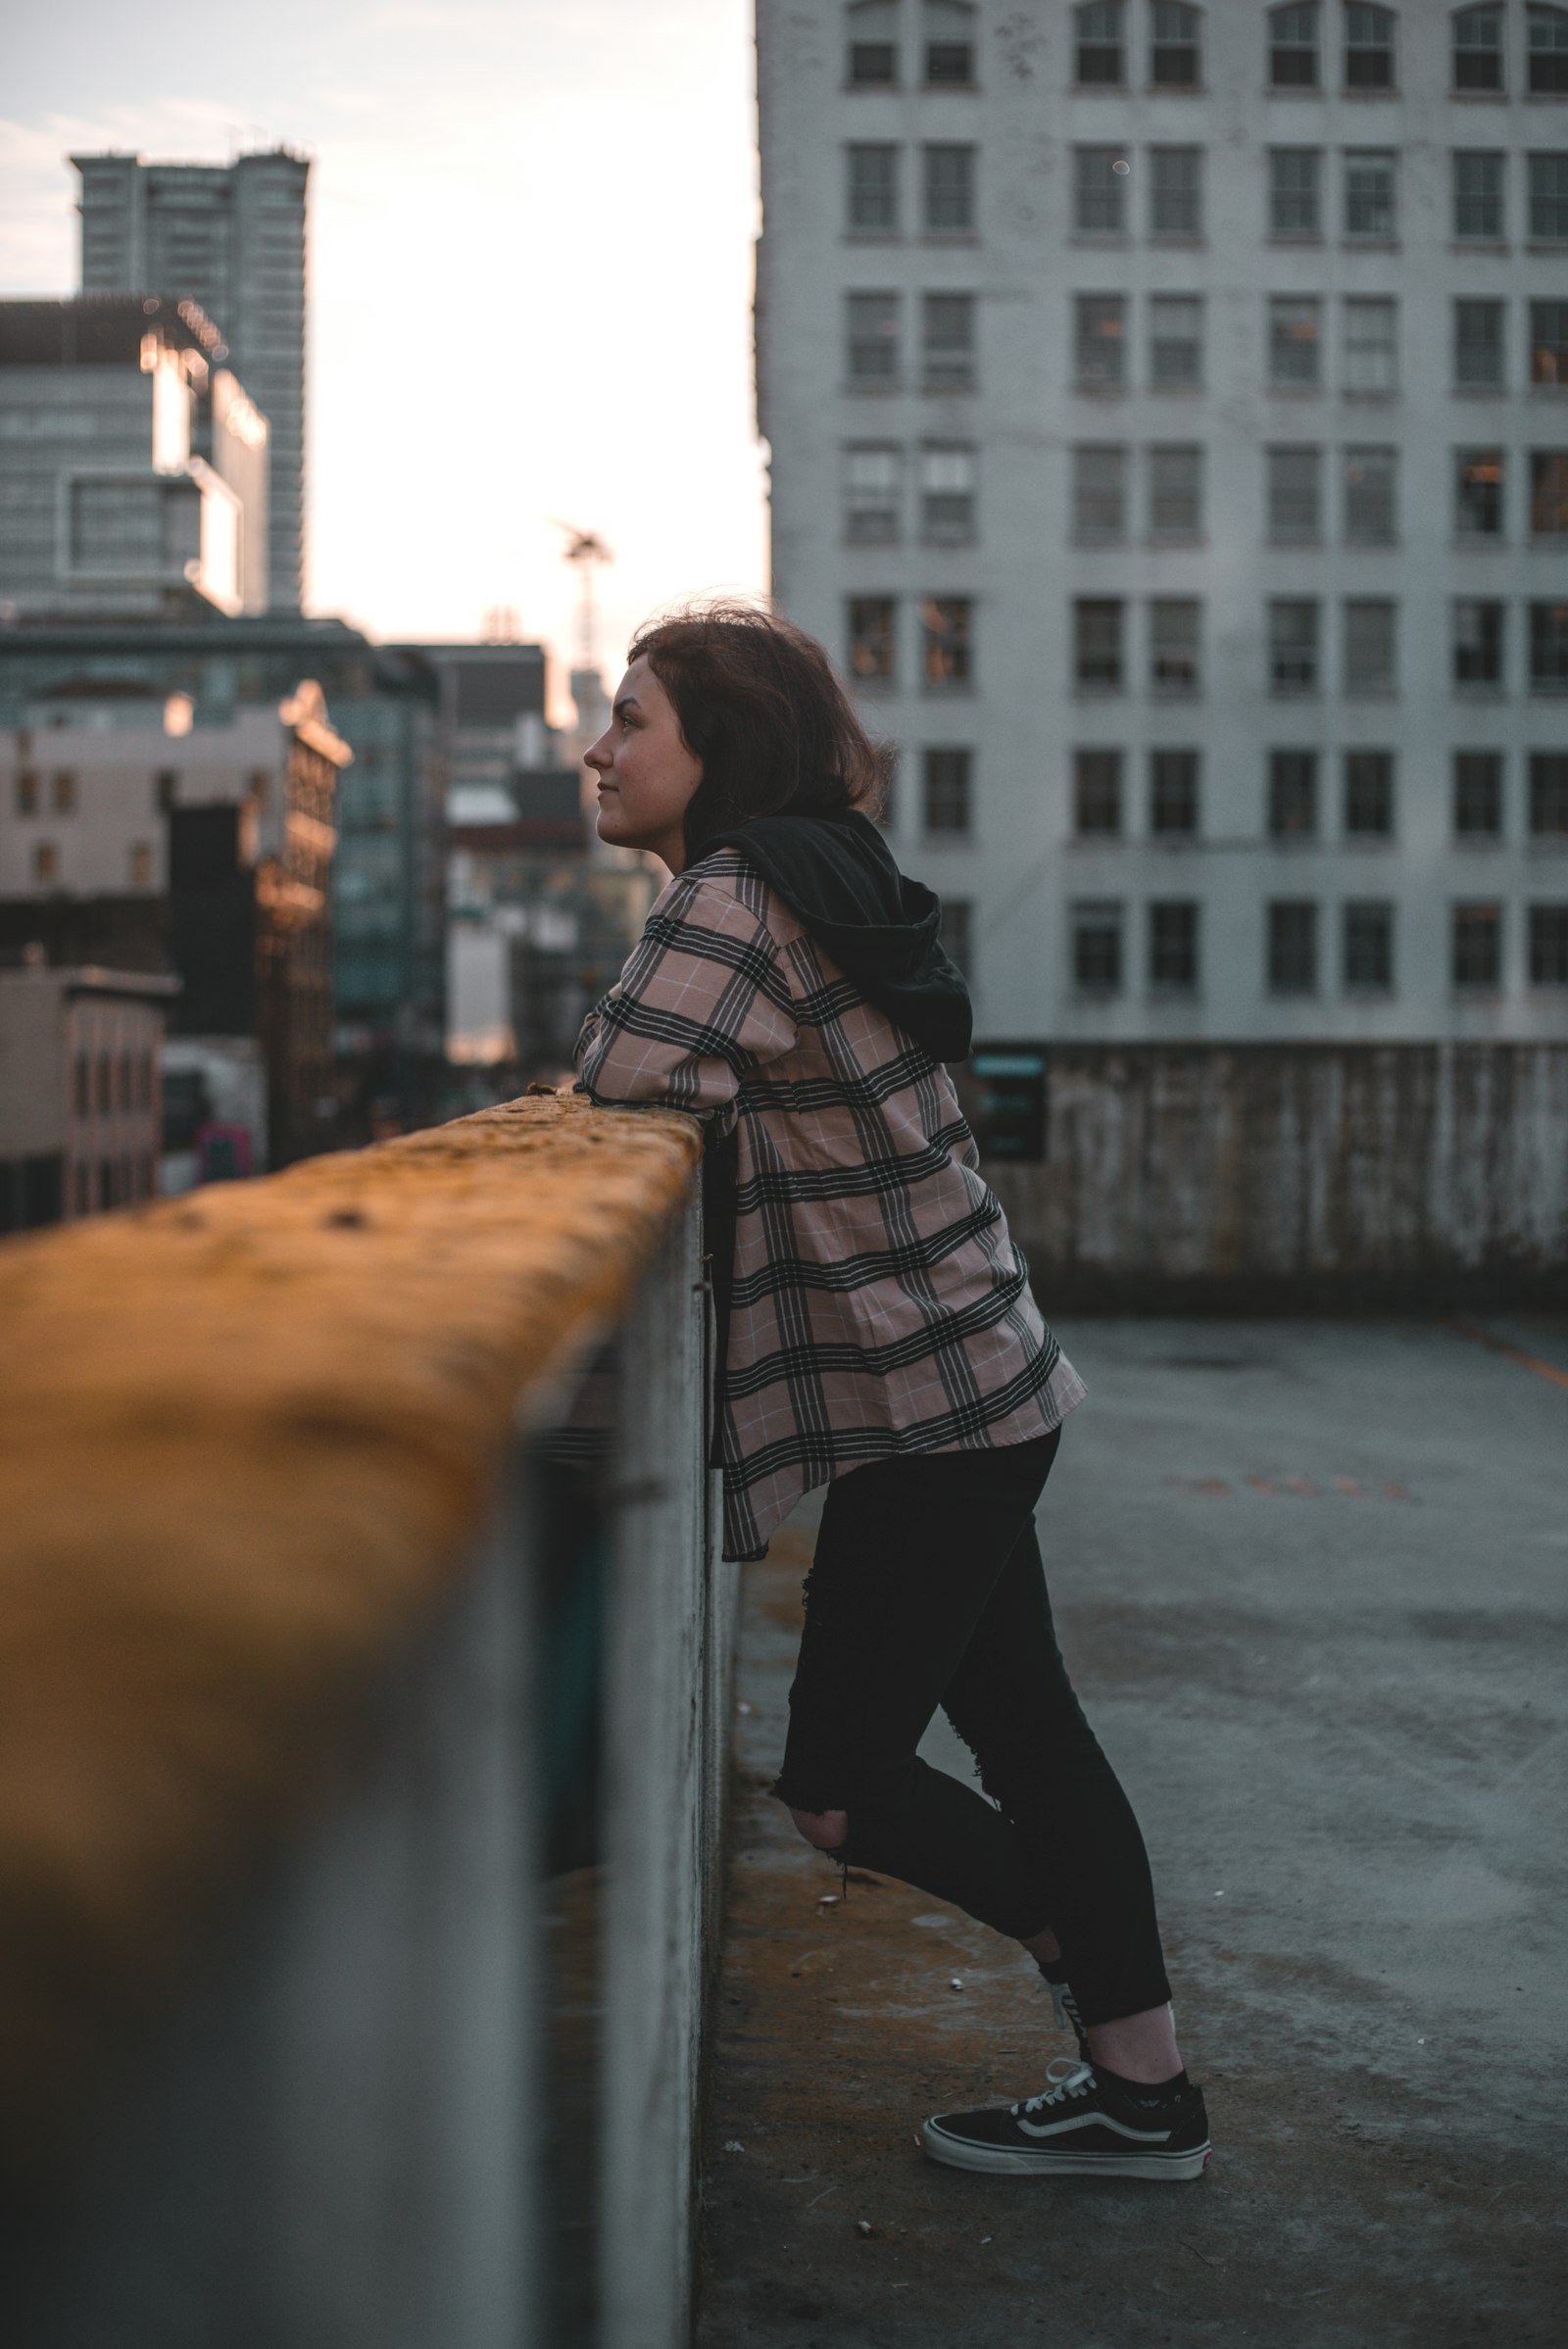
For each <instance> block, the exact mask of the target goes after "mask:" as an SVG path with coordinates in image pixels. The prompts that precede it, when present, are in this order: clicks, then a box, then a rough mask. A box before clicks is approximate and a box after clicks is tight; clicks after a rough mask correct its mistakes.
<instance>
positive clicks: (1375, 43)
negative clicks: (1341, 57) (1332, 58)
mask: <svg viewBox="0 0 1568 2349" xmlns="http://www.w3.org/2000/svg"><path fill="white" fill-rule="evenodd" d="M1345 86H1346V88H1347V89H1348V90H1392V89H1393V87H1394V12H1393V10H1392V9H1388V8H1353V7H1352V8H1347V10H1346V12H1345Z"/></svg>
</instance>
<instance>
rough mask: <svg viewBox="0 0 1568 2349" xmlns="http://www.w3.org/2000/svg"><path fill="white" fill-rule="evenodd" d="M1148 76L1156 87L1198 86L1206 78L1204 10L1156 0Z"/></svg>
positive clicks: (1184, 88) (1178, 1) (1176, 88)
mask: <svg viewBox="0 0 1568 2349" xmlns="http://www.w3.org/2000/svg"><path fill="white" fill-rule="evenodd" d="M1153 20H1154V21H1153V34H1154V39H1153V46H1152V50H1151V53H1150V61H1149V78H1150V80H1151V81H1152V83H1153V85H1154V87H1155V88H1156V89H1175V90H1195V89H1197V87H1198V85H1199V83H1200V82H1201V80H1202V78H1203V52H1202V43H1201V27H1202V12H1201V10H1200V9H1196V8H1184V7H1182V6H1181V5H1180V0H1154V11H1153Z"/></svg>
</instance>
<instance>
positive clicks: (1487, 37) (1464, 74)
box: [1453, 8, 1502, 90]
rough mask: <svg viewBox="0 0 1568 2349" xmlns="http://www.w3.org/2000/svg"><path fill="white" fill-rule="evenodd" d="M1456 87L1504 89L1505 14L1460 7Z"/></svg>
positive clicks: (1455, 40)
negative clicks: (1503, 29) (1503, 47)
mask: <svg viewBox="0 0 1568 2349" xmlns="http://www.w3.org/2000/svg"><path fill="white" fill-rule="evenodd" d="M1453 86H1454V88H1455V89H1456V90H1500V89H1501V87H1502V11H1501V9H1500V8H1461V9H1460V11H1459V13H1458V15H1457V16H1456V17H1455V18H1454V20H1453Z"/></svg>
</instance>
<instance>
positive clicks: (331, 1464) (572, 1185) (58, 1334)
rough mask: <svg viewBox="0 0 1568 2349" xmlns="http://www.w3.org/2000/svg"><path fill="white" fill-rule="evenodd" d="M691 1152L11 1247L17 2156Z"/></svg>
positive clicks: (596, 1318) (5, 1892)
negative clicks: (31, 2130) (521, 1401)
mask: <svg viewBox="0 0 1568 2349" xmlns="http://www.w3.org/2000/svg"><path fill="white" fill-rule="evenodd" d="M699 1153H700V1137H699V1134H698V1129H697V1128H696V1127H695V1126H694V1125H693V1124H692V1122H691V1121H690V1120H688V1119H686V1118H683V1117H679V1116H676V1115H673V1114H670V1113H666V1112H662V1111H635V1110H634V1111H624V1110H606V1109H598V1108H594V1107H591V1106H590V1105H589V1104H587V1103H586V1102H584V1101H579V1100H576V1099H569V1098H563V1099H554V1098H552V1099H548V1100H547V1099H544V1098H542V1097H541V1098H537V1099H533V1100H526V1101H516V1102H513V1103H511V1104H509V1105H507V1106H505V1107H502V1108H499V1109H493V1110H486V1111H483V1112H481V1113H480V1114H479V1115H478V1116H475V1117H469V1118H465V1119H463V1120H461V1121H459V1122H458V1123H456V1124H454V1125H449V1126H444V1127H441V1128H438V1129H435V1130H433V1131H431V1132H428V1133H423V1134H418V1135H415V1136H412V1137H410V1138H409V1139H407V1140H405V1141H401V1142H397V1143H393V1144H390V1145H387V1146H384V1147H382V1148H380V1149H377V1150H366V1151H359V1152H355V1153H352V1154H345V1155H341V1156H333V1157H328V1158H319V1159H314V1160H311V1161H309V1162H308V1163H306V1164H304V1165H302V1166H299V1167H297V1168H295V1169H293V1170H292V1171H290V1172H289V1173H287V1174H285V1175H281V1176H277V1177H273V1178H272V1179H270V1180H269V1181H266V1182H261V1183H254V1184H236V1185H233V1186H231V1187H229V1186H223V1187H215V1188H211V1189H208V1190H205V1191H202V1192H199V1193H197V1194H194V1195H192V1196H191V1197H190V1198H189V1199H180V1200H171V1201H168V1202H165V1203H162V1204H160V1205H157V1206H154V1207H150V1208H146V1209H142V1210H140V1211H137V1212H135V1213H130V1214H123V1215H118V1216H113V1217H107V1218H105V1219H103V1220H102V1221H98V1222H93V1223H87V1224H82V1225H78V1226H73V1227H71V1228H69V1229H67V1230H65V1231H60V1232H55V1233H50V1234H47V1235H44V1236H41V1237H38V1238H34V1239H29V1240H25V1241H19V1242H14V1243H9V1244H7V1245H6V1246H5V1247H4V1248H0V1327H3V1328H4V1330H5V1333H6V1341H5V1346H4V1352H3V1359H0V1475H3V1479H4V1486H5V1491H6V1493H7V1499H6V1505H5V1509H4V1512H3V1515H0V1915H3V1916H4V1918H5V1921H6V1923H5V1933H4V1941H3V1947H0V2115H3V2116H4V2121H3V2130H4V2134H5V2135H6V2136H8V2137H9V2138H10V2143H9V2146H6V2147H4V2148H3V2149H4V2150H6V2151H8V2152H9V2153H10V2154H11V2156H12V2157H13V2158H15V2157H16V2156H17V2155H18V2154H19V2153H20V2154H22V2155H23V2156H24V2157H25V2153H26V2147H27V2139H28V2132H29V2130H30V2129H32V2128H33V2127H35V2126H36V2124H37V2123H38V2121H39V2118H40V2116H42V2115H43V2114H44V2113H45V2112H46V2111H52V2112H56V2113H58V2112H59V2111H60V2110H61V2108H62V2105H63V2104H64V2105H66V2106H69V2104H70V2103H71V2101H72V2100H73V2099H72V2091H73V2087H74V2086H75V2085H76V2084H77V2083H79V2082H80V2081H81V2080H83V2079H84V2078H85V2077H86V2076H87V2075H88V2073H89V2072H90V2070H91V2068H92V2067H93V2065H94V2064H95V2063H96V2061H97V2060H98V2057H99V2054H100V2051H101V2048H102V2045H103V2043H104V2040H105V2038H106V2036H109V2035H111V2034H112V2033H113V2032H114V2031H116V2030H118V2029H120V2028H122V2027H123V2022H124V2020H125V2019H126V2018H127V2016H129V2015H130V2014H133V2013H134V2012H135V2011H136V2010H137V2009H139V2008H141V2007H142V2006H143V2005H144V2004H145V2003H146V2000H147V1998H148V1996H149V1993H150V1992H151V1991H152V1990H153V1989H154V1988H155V1987H156V1986H157V1985H158V1984H159V1983H160V1982H162V1981H164V1980H166V1979H167V1977H168V1976H169V1974H170V1972H171V1970H172V1968H173V1967H174V1966H175V1965H176V1964H177V1961H178V1959H179V1958H180V1956H181V1954H182V1953H183V1952H184V1951H185V1950H186V1949H187V1948H188V1947H189V1946H190V1944H191V1943H192V1940H193V1938H194V1937H195V1936H196V1935H197V1933H198V1931H199V1927H200V1924H201V1921H202V1920H203V1919H204V1918H205V1917H207V1916H208V1915H210V1914H211V1913H212V1912H213V1911H214V1910H215V1909H216V1908H218V1907H219V1906H220V1905H221V1902H222V1900H223V1898H224V1895H225V1893H227V1892H229V1891H230V1890H232V1889H234V1888H236V1887H237V1886H238V1885H239V1884H241V1883H242V1882H243V1881H244V1880H245V1878H246V1877H247V1875H248V1874H249V1872H250V1871H251V1869H252V1867H253V1866H254V1864H255V1861H256V1859H257V1857H258V1855H259V1853H261V1852H262V1851H264V1850H265V1849H266V1848H267V1846H268V1845H269V1843H270V1842H271V1841H273V1840H274V1839H275V1838H276V1837H277V1836H278V1835H279V1834H280V1832H281V1831H282V1829H283V1828H284V1826H285V1825H286V1823H287V1820H288V1818H289V1816H290V1814H291V1812H292V1811H293V1810H294V1809H295V1807H296V1806H297V1805H298V1804H299V1803H300V1802H301V1800H302V1799H303V1798H304V1797H305V1796H306V1795H307V1794H308V1792H309V1791H310V1789H311V1787H312V1786H314V1785H315V1784H316V1783H317V1782H318V1780H319V1776H320V1773H321V1769H322V1766H323V1763H324V1762H325V1761H326V1760H327V1759H328V1758H329V1756H330V1754H331V1752H332V1751H333V1749H334V1747H335V1745H336V1744H337V1742H338V1741H339V1739H340V1738H341V1737H342V1736H343V1734H344V1731H345V1727H346V1726H349V1725H351V1724H352V1722H353V1719H354V1717H355V1715H356V1713H357V1709H358V1701H359V1700H360V1699H361V1698H362V1697H363V1696H364V1695H365V1693H367V1692H368V1690H369V1689H370V1688H372V1687H373V1686H374V1684H375V1680H376V1676H377V1673H378V1671H379V1669H380V1668H382V1667H383V1666H384V1665H385V1664H387V1663H388V1662H389V1661H390V1660H391V1659H392V1657H393V1656H394V1655H395V1654H396V1653H397V1652H398V1650H399V1649H400V1648H401V1647H404V1646H406V1645H407V1644H408V1642H409V1641H410V1639H412V1638H413V1637H414V1635H415V1634H416V1632H417V1628H418V1626H419V1623H420V1621H421V1618H422V1617H423V1616H424V1615H425V1613H426V1612H427V1610H429V1609H430V1608H431V1607H432V1606H433V1604H434V1603H435V1601H436V1600H437V1599H438V1597H439V1595H440V1594H441V1592H442V1590H443V1589H444V1588H445V1587H446V1586H447V1584H448V1583H449V1581H450V1578H451V1574H452V1571H453V1568H454V1564H455V1561H456V1560H457V1558H458V1556H459V1554H460V1552H461V1548H462V1545H463V1543H464V1542H465V1541H466V1540H467V1539H470V1538H471V1537H472V1535H473V1534H474V1532H475V1530H476V1528H477V1526H478V1524H479V1522H480V1519H481V1515H482V1512H483V1510H484V1508H485V1506H486V1503H487V1501H488V1500H489V1498H490V1496H491V1494H492V1493H493V1491H494V1486H495V1479H496V1474H497V1470H498V1466H499V1463H500V1460H501V1458H502V1456H503V1453H504V1450H505V1446H506V1444H507V1442H508V1439H509V1436H510V1434H511V1432H512V1430H513V1427H514V1425H515V1413H516V1409H517V1406H518V1402H519V1398H521V1397H524V1396H525V1395H526V1394H527V1392H528V1390H529V1389H530V1388H531V1387H536V1386H537V1385H538V1384H539V1383H540V1382H542V1381H543V1380H545V1379H547V1378H548V1377H549V1375H550V1374H551V1372H552V1371H553V1370H555V1369H558V1368H560V1367H561V1366H562V1365H563V1364H564V1362H565V1361H566V1360H568V1359H569V1357H570V1354H571V1351H572V1348H573V1346H574V1345H575V1344H577V1343H580V1342H581V1341H582V1340H583V1339H584V1338H585V1337H586V1336H587V1335H588V1334H589V1332H590V1331H591V1330H592V1329H593V1327H594V1326H595V1325H596V1324H598V1323H600V1322H602V1321H603V1320H604V1319H605V1318H607V1317H610V1316H613V1314H614V1313H615V1312H616V1311H617V1310H618V1309H619V1308H620V1307H621V1306H622V1305H623V1304H624V1302H625V1300H626V1299H627V1297H628V1296H629V1294H630V1292H631V1289H632V1287H633V1284H634V1282H635V1280H636V1278H637V1276H638V1274H639V1272H640V1270H641V1268H642V1267H643V1265H644V1264H645V1263H646V1262H647V1261H648V1259H649V1258H650V1257H651V1255H652V1254H653V1252H654V1250H655V1248H656V1247H657V1245H658V1242H659V1240H660V1237H661V1235H662V1232H663V1230H664V1229H665V1227H666V1225H667V1223H668V1219H669V1217H670V1215H671V1214H672V1212H673V1211H674V1209H675V1207H676V1205H677V1203H678V1202H679V1200H680V1199H682V1197H683V1196H684V1195H685V1193H686V1191H687V1187H688V1185H689V1182H690V1178H691V1176H692V1174H693V1172H694V1170H695V1167H696V1165H697V1161H698V1157H699Z"/></svg>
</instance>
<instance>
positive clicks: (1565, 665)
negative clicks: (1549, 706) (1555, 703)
mask: <svg viewBox="0 0 1568 2349" xmlns="http://www.w3.org/2000/svg"><path fill="white" fill-rule="evenodd" d="M1530 690H1531V692H1532V693H1568V604H1532V605H1531V607H1530Z"/></svg>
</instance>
